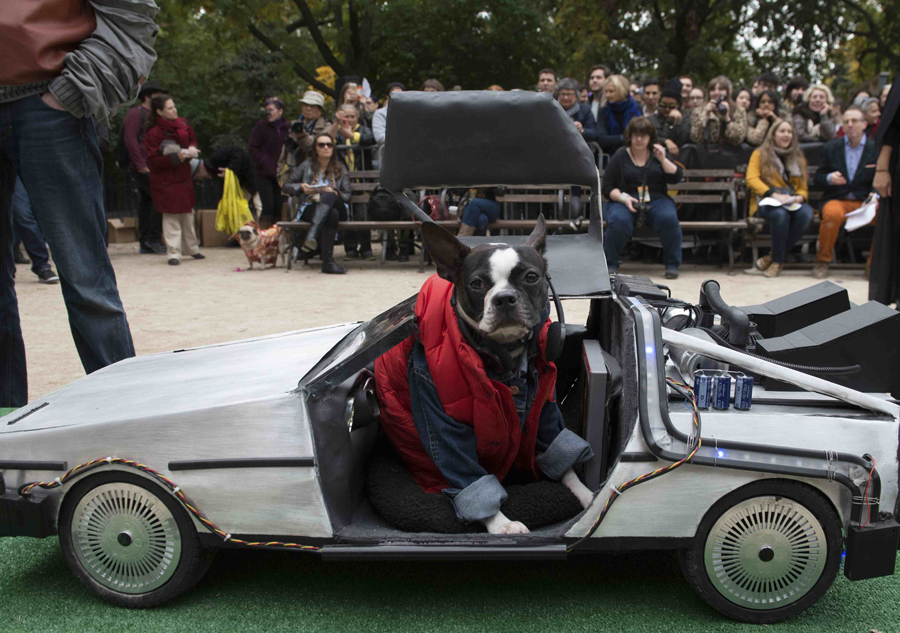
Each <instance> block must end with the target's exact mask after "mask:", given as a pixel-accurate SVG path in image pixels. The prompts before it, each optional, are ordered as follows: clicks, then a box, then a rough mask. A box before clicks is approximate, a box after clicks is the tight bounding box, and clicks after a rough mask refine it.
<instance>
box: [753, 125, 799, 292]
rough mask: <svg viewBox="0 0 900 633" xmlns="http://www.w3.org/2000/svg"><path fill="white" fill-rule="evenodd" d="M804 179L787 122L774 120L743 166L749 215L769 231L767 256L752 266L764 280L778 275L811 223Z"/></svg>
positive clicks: (796, 149)
mask: <svg viewBox="0 0 900 633" xmlns="http://www.w3.org/2000/svg"><path fill="white" fill-rule="evenodd" d="M806 180H807V170H806V158H805V157H804V156H803V152H801V151H800V143H799V142H798V140H797V134H796V133H795V132H794V126H793V124H792V123H791V122H790V121H783V120H781V119H777V120H776V121H775V123H774V124H773V125H772V127H771V128H769V134H768V135H767V136H766V140H765V141H763V144H762V145H761V146H760V147H759V149H757V150H755V151H754V152H753V155H752V156H750V163H749V164H748V165H747V186H748V187H749V188H750V192H751V196H750V215H751V216H752V215H758V216H759V217H761V218H765V219H766V220H768V221H769V224H770V228H771V231H772V253H771V255H766V256H765V257H760V258H759V259H758V260H757V261H756V267H757V268H759V269H760V270H762V271H764V274H765V276H766V277H777V276H778V275H780V274H781V271H782V269H783V268H784V259H785V256H786V255H787V252H788V251H789V250H790V249H791V248H792V247H793V246H794V244H796V243H797V241H798V240H799V239H800V238H801V237H803V234H804V233H805V232H806V229H808V228H809V225H810V224H811V223H812V220H813V209H812V207H811V206H809V204H808V203H807V200H808V199H809V186H808V185H807V182H806Z"/></svg>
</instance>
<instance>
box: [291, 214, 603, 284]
mask: <svg viewBox="0 0 900 633" xmlns="http://www.w3.org/2000/svg"><path fill="white" fill-rule="evenodd" d="M534 223H535V221H534V220H497V221H496V222H494V223H493V224H490V225H488V230H490V231H491V234H492V235H495V234H499V233H500V232H501V231H530V230H531V229H533V228H534ZM435 224H437V225H438V226H442V227H444V228H445V229H447V230H448V231H451V232H452V233H456V231H457V230H458V229H459V222H457V221H456V220H438V221H436V222H435ZM278 226H280V227H281V228H282V229H284V230H288V231H292V232H303V231H308V230H309V227H310V226H312V225H311V224H310V223H309V222H279V223H278ZM421 226H422V223H421V222H419V221H416V220H397V221H393V222H374V221H368V220H367V221H346V222H338V226H337V228H338V230H339V231H387V230H396V231H417V230H419V228H420V227H421ZM558 229H569V230H573V231H574V232H577V231H580V230H582V229H583V230H587V223H586V222H585V223H584V224H583V226H582V225H579V224H574V223H573V222H571V221H569V220H547V230H548V231H550V230H552V231H555V230H558ZM384 246H385V244H384V243H382V259H381V263H384V262H385V258H384ZM292 264H293V254H292V253H289V254H288V260H287V268H288V270H290V269H291V268H292ZM423 270H425V254H424V251H423V253H422V260H421V264H420V267H419V271H420V272H421V271H423Z"/></svg>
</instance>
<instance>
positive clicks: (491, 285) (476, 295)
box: [375, 216, 593, 534]
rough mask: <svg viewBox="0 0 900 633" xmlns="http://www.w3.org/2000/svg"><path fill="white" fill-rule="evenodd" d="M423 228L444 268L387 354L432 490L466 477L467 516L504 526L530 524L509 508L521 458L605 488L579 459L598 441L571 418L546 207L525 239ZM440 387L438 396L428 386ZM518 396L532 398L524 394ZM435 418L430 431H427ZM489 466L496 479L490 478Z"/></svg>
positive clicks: (417, 470)
mask: <svg viewBox="0 0 900 633" xmlns="http://www.w3.org/2000/svg"><path fill="white" fill-rule="evenodd" d="M422 239H423V242H424V244H425V247H426V248H427V249H428V252H429V254H430V255H431V257H432V259H433V260H434V262H435V264H436V266H437V272H438V275H436V276H435V277H432V278H431V279H429V280H428V281H426V283H425V285H423V287H422V290H421V291H420V292H419V296H418V301H417V305H416V316H417V318H418V324H419V333H418V334H417V335H416V336H415V337H411V338H413V339H414V340H409V339H408V342H405V343H404V344H401V345H399V346H397V347H396V348H394V350H391V351H390V352H388V353H386V354H385V355H383V356H382V357H381V358H379V359H378V361H376V365H375V372H376V381H379V380H380V381H381V384H380V385H378V384H376V386H377V387H378V389H379V401H380V402H381V403H382V410H381V421H382V427H383V428H384V429H385V431H386V432H387V434H388V436H389V437H390V439H391V441H392V442H393V443H394V446H395V447H396V448H397V450H398V452H399V453H400V454H401V456H402V457H403V459H404V461H405V462H406V465H407V469H408V470H409V471H410V474H412V475H413V478H414V479H415V480H416V482H417V483H418V484H419V486H420V487H421V488H423V490H425V492H430V493H434V492H441V491H442V490H446V489H448V488H449V489H456V490H460V489H461V491H460V492H459V493H458V496H456V497H454V506H455V508H456V511H457V515H458V516H459V518H461V519H463V520H465V521H480V522H481V523H483V524H484V525H485V526H486V527H487V529H488V532H490V533H492V534H521V533H527V532H528V528H527V527H526V526H525V525H523V524H521V523H519V522H517V521H511V520H510V519H508V518H507V517H506V516H505V515H504V514H503V512H501V511H499V510H498V508H499V506H500V502H501V501H502V499H505V498H506V495H505V492H503V489H502V488H500V485H501V484H502V482H503V480H504V478H505V477H506V475H507V473H508V472H509V470H510V468H512V464H513V463H515V467H516V468H517V469H518V470H519V471H520V472H525V473H528V474H530V476H531V477H533V478H544V477H546V478H548V479H551V480H558V481H560V482H561V483H562V484H563V485H564V486H565V487H566V488H568V489H569V490H570V491H571V492H572V493H573V494H574V495H575V497H576V498H577V499H578V501H579V502H580V503H581V505H582V507H585V508H586V507H587V506H588V505H590V503H591V502H592V501H593V493H592V492H591V491H590V489H588V488H587V487H586V486H585V485H584V484H583V483H582V482H581V481H580V480H579V479H578V475H577V474H576V473H575V472H574V470H573V467H574V466H575V465H577V464H580V463H583V462H585V461H587V460H588V459H591V458H592V457H593V452H592V450H591V447H590V445H589V444H588V443H587V442H585V441H584V440H583V439H582V438H581V437H579V436H577V435H575V434H574V433H573V432H572V431H569V430H567V429H566V428H565V424H564V420H563V417H562V413H561V411H560V410H559V407H558V405H557V403H556V402H555V399H554V397H553V395H552V394H553V390H554V387H555V382H556V366H555V365H554V364H553V358H552V357H550V355H548V354H547V351H548V349H550V348H551V347H552V345H551V344H550V339H551V338H552V337H553V334H552V328H550V321H549V318H548V314H549V304H548V291H549V284H548V281H547V263H546V261H545V259H544V248H545V241H546V223H545V222H544V218H543V216H540V218H539V219H538V221H537V224H536V226H535V229H534V232H533V233H532V234H531V236H530V237H529V238H528V240H527V241H526V243H525V244H524V245H522V246H507V245H506V244H483V245H479V246H477V247H476V248H469V247H468V246H466V245H464V244H463V243H462V242H460V241H459V240H458V239H457V238H456V237H455V236H454V235H452V234H451V233H449V232H448V231H446V230H444V229H443V228H441V227H439V226H437V225H436V224H423V225H422ZM438 276H439V277H440V279H438ZM448 282H449V284H448ZM557 336H558V335H557ZM470 350H471V351H470ZM472 352H474V354H473V353H472ZM423 356H424V359H425V360H426V361H427V366H426V365H425V364H423V362H422V358H423ZM476 358H480V359H481V361H478V360H476ZM409 363H411V364H412V365H413V367H412V369H411V370H409V373H408V374H407V370H406V369H405V367H408V366H409V365H408V364H409ZM488 366H491V367H495V368H496V369H493V370H490V371H491V372H494V373H487V372H486V368H487V367H488ZM426 374H427V377H426V379H425V380H423V381H420V380H418V378H417V376H420V375H421V376H425V375H426ZM407 376H410V377H411V378H409V379H408V380H407ZM529 376H530V377H531V378H528V377H529ZM414 378H415V380H414ZM429 385H431V386H429ZM431 389H436V391H435V392H434V393H435V394H437V395H436V396H428V393H429V392H430V390H431ZM528 393H531V394H533V395H531V396H530V397H526V396H525V394H528ZM516 396H519V397H520V398H524V401H523V402H520V403H518V404H516V405H513V401H514V398H515V397H516ZM436 398H439V400H440V402H438V403H437V404H436V405H434V404H433V403H434V402H435V399H436ZM410 402H411V403H412V406H410V405H409V404H407V403H410ZM416 403H419V404H416ZM529 403H530V404H529ZM529 406H530V409H529V408H528V407H529ZM429 407H432V408H430V409H429ZM519 407H520V409H519V410H518V412H517V408H519ZM520 416H522V417H521V418H520ZM447 417H450V418H452V419H453V422H450V421H449V420H446V418H447ZM413 422H414V424H413ZM465 427H471V428H472V429H473V430H472V431H468V430H465V431H464V430H462V429H465ZM426 428H427V429H428V435H429V438H431V439H430V441H423V440H424V439H425V438H422V437H421V435H419V434H420V433H421V432H422V429H426ZM470 434H474V439H473V438H472V437H471V435H470ZM435 438H437V439H435ZM459 438H468V439H459ZM535 438H538V442H537V444H536V443H535ZM436 444H437V446H436ZM419 447H422V448H419ZM429 447H430V448H429ZM476 450H477V454H473V453H474V452H475V451H476ZM423 453H424V454H423ZM473 462H474V463H476V464H477V466H474V467H473V466H471V464H472V463H473ZM466 464H468V465H466ZM461 465H462V466H461ZM484 474H486V475H487V476H495V477H496V479H495V480H494V481H492V482H486V481H484V480H486V479H489V478H490V477H485V476H484ZM476 489H477V490H476ZM474 498H477V499H478V500H479V501H478V502H477V503H472V500H473V499H474ZM486 500H487V501H486Z"/></svg>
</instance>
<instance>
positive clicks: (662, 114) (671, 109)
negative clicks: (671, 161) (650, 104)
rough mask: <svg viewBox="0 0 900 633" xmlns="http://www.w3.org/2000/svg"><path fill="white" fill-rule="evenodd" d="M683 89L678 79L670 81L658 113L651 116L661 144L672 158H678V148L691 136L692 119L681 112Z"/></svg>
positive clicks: (660, 101)
mask: <svg viewBox="0 0 900 633" xmlns="http://www.w3.org/2000/svg"><path fill="white" fill-rule="evenodd" d="M681 88H682V86H681V81H679V80H678V79H672V80H671V81H669V83H667V84H666V85H665V87H664V88H663V91H662V96H661V97H660V99H659V106H658V107H657V109H656V112H655V113H654V114H652V115H650V122H651V123H652V124H653V127H655V128H656V136H657V138H658V139H659V142H660V143H662V144H663V145H665V146H666V151H667V152H669V153H670V154H671V155H672V156H678V152H679V149H678V148H679V147H681V146H682V145H684V144H685V143H687V142H688V141H689V140H690V136H691V119H690V117H689V116H684V114H683V113H682V112H681Z"/></svg>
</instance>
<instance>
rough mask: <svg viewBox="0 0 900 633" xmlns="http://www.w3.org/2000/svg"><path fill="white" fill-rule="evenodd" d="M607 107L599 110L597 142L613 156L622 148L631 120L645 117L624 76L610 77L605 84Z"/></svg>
mask: <svg viewBox="0 0 900 633" xmlns="http://www.w3.org/2000/svg"><path fill="white" fill-rule="evenodd" d="M603 92H604V94H605V95H606V105H605V106H603V107H602V108H600V109H599V110H598V114H597V140H598V141H599V142H600V146H601V147H602V148H603V151H604V152H606V153H607V154H612V153H613V152H615V151H616V150H617V149H619V148H620V147H621V146H622V142H623V139H624V134H625V128H626V127H628V123H629V122H630V121H631V119H633V118H635V117H639V116H643V115H644V112H643V110H642V109H641V106H640V104H638V103H637V102H636V101H635V100H634V97H632V96H631V85H630V84H629V82H628V77H625V76H624V75H610V76H609V77H607V79H606V82H605V83H604V84H603Z"/></svg>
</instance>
